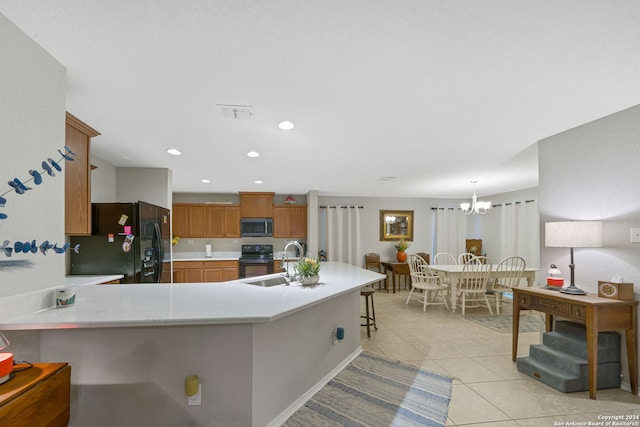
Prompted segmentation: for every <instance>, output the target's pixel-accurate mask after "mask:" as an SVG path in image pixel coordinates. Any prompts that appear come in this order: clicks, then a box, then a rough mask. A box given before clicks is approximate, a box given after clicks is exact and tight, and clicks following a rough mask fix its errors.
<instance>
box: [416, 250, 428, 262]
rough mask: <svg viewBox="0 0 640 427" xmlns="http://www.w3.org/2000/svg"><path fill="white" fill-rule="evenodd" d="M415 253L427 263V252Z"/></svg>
mask: <svg viewBox="0 0 640 427" xmlns="http://www.w3.org/2000/svg"><path fill="white" fill-rule="evenodd" d="M416 255H418V256H419V257H420V258H422V259H423V260H425V261H426V262H427V264H429V254H428V253H426V252H418V253H416Z"/></svg>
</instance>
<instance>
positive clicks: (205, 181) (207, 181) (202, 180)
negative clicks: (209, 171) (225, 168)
mask: <svg viewBox="0 0 640 427" xmlns="http://www.w3.org/2000/svg"><path fill="white" fill-rule="evenodd" d="M200 182H204V183H205V184H208V183H210V182H211V181H209V180H208V179H206V178H205V179H201V180H200Z"/></svg>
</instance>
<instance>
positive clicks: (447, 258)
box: [433, 252, 458, 265]
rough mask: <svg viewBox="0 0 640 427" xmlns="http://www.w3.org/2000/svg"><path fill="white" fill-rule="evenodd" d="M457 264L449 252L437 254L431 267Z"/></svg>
mask: <svg viewBox="0 0 640 427" xmlns="http://www.w3.org/2000/svg"><path fill="white" fill-rule="evenodd" d="M457 263H458V261H457V260H456V257H454V256H453V255H451V254H450V253H449V252H438V253H437V254H436V256H434V257H433V265H456V264H457Z"/></svg>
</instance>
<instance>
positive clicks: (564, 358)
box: [517, 320, 621, 393]
mask: <svg viewBox="0 0 640 427" xmlns="http://www.w3.org/2000/svg"><path fill="white" fill-rule="evenodd" d="M597 352H598V379H597V382H598V388H613V387H620V381H621V380H620V372H621V367H620V335H619V334H617V333H615V332H600V333H599V334H598V349H597ZM517 366H518V370H519V371H521V372H523V373H525V374H527V375H529V376H531V377H533V378H535V379H537V380H539V381H541V382H543V383H544V384H547V385H548V386H550V387H553V388H555V389H556V390H559V391H562V392H565V393H567V392H575V391H585V390H588V389H589V373H588V369H587V368H588V363H587V334H586V328H585V327H584V325H581V324H579V323H575V322H569V321H565V320H561V321H557V322H555V324H554V331H552V332H545V333H544V334H543V335H542V344H532V345H531V346H530V348H529V356H528V357H523V358H519V359H518V360H517Z"/></svg>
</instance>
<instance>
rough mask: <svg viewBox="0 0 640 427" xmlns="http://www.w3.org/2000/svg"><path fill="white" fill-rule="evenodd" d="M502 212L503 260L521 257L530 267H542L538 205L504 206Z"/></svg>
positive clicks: (527, 203)
mask: <svg viewBox="0 0 640 427" xmlns="http://www.w3.org/2000/svg"><path fill="white" fill-rule="evenodd" d="M500 209H501V211H500V215H501V216H500V236H501V239H500V240H501V241H500V254H501V258H505V257H508V256H520V257H522V258H524V260H525V261H526V263H527V266H528V267H539V266H540V252H539V250H538V248H539V246H540V233H539V215H538V203H537V202H536V201H535V200H531V201H527V202H525V203H520V202H518V203H508V204H504V205H503V206H502V207H501V208H500Z"/></svg>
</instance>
